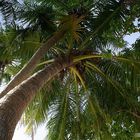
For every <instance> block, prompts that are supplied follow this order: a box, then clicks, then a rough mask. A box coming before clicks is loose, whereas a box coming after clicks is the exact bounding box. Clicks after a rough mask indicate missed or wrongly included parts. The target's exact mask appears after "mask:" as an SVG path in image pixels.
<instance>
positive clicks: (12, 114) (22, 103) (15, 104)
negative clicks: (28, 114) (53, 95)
mask: <svg viewBox="0 0 140 140" xmlns="http://www.w3.org/2000/svg"><path fill="white" fill-rule="evenodd" d="M71 63H72V62H70V61H69V60H63V61H62V60H61V62H60V61H58V62H54V63H53V64H51V65H49V66H48V67H46V68H45V69H43V70H41V71H40V72H38V73H36V74H34V75H33V76H32V77H30V78H28V79H27V80H25V81H23V82H22V83H21V84H20V85H19V86H17V87H15V88H14V89H13V90H11V91H10V92H8V93H7V94H6V95H5V96H4V97H3V98H1V99H0V140H12V137H13V133H14V130H15V127H16V124H17V123H18V121H19V119H20V118H21V115H22V113H23V111H24V110H25V108H26V107H27V105H28V104H29V103H30V102H31V101H32V99H33V98H34V97H35V95H36V94H37V91H38V90H39V89H40V88H41V87H43V85H44V84H45V83H46V82H47V81H49V80H50V79H51V78H52V77H54V76H55V75H57V74H58V73H59V72H60V71H61V70H62V69H64V68H65V67H68V66H69V65H71Z"/></svg>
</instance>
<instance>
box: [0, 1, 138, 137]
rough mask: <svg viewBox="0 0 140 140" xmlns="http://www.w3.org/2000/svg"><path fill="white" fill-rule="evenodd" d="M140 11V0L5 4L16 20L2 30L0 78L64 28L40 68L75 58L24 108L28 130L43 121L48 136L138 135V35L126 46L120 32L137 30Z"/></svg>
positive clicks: (3, 11)
mask: <svg viewBox="0 0 140 140" xmlns="http://www.w3.org/2000/svg"><path fill="white" fill-rule="evenodd" d="M11 5H12V7H11ZM139 9H140V5H139V2H137V1H135V2H134V3H133V2H132V3H131V2H129V1H128V0H120V1H117V0H100V1H96V0H85V1H84V0H24V1H23V3H18V2H17V1H9V2H7V1H2V2H0V10H1V14H3V17H5V18H4V20H5V22H7V23H8V21H9V20H10V23H11V22H12V25H10V24H7V23H6V24H5V25H3V26H2V28H3V29H1V32H0V49H1V50H0V70H1V71H2V72H1V73H0V74H1V75H0V76H1V77H3V78H5V79H6V77H7V79H10V77H11V76H13V75H15V74H16V73H17V72H18V71H19V70H20V69H21V68H22V67H23V65H24V64H26V63H27V62H28V61H29V59H30V58H31V57H32V55H34V53H35V52H36V51H37V49H38V48H39V47H40V46H41V45H42V44H43V43H44V42H45V41H46V40H47V39H48V38H49V37H50V36H53V34H55V33H56V32H57V31H61V30H62V29H66V35H65V37H64V38H63V39H62V40H61V41H60V42H59V43H58V44H56V45H55V46H53V47H52V48H51V49H50V50H49V51H48V52H46V55H45V56H44V57H43V59H42V60H41V62H40V64H39V65H38V66H37V68H36V70H35V71H39V70H40V69H42V68H44V67H46V66H48V65H49V64H50V63H53V62H54V59H58V58H60V57H62V58H65V57H64V56H69V58H70V59H73V62H74V64H73V65H71V66H70V67H69V68H65V69H64V70H62V71H61V73H60V74H58V75H57V76H55V77H53V79H52V80H51V81H49V82H48V83H46V85H45V86H44V88H43V89H41V90H40V91H39V93H38V95H37V96H36V97H35V99H34V100H33V101H32V103H31V104H30V105H29V106H28V107H27V109H26V111H25V114H24V115H23V120H24V124H25V125H26V126H27V131H28V132H29V133H30V132H31V130H32V129H36V128H37V127H38V125H39V124H41V123H46V124H47V126H46V127H47V130H48V131H49V132H48V136H47V138H46V139H49V140H56V139H58V140H63V139H66V140H67V139H70V140H93V139H95V140H102V139H107V140H110V139H111V140H113V139H116V140H125V139H127V140H129V139H133V136H134V133H135V132H137V131H139V119H140V116H139V113H140V112H139V107H140V105H139V102H138V97H139V96H140V95H139V93H140V49H139V45H140V41H139V40H137V41H136V43H135V44H133V45H132V47H131V48H127V47H126V42H125V41H124V40H123V36H124V35H126V34H131V33H133V32H136V31H138V30H139V26H136V25H134V20H136V19H137V20H138V22H139V18H140V15H139V13H138V12H137V11H138V10H139ZM11 10H12V11H11ZM33 73H34V72H33Z"/></svg>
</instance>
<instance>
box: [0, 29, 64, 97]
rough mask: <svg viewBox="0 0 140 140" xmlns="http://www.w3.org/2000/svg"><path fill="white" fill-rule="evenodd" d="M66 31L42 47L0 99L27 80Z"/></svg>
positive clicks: (1, 94) (59, 32) (0, 94)
mask: <svg viewBox="0 0 140 140" xmlns="http://www.w3.org/2000/svg"><path fill="white" fill-rule="evenodd" d="M65 33H66V30H60V31H58V32H56V33H55V35H54V36H52V37H51V38H50V39H49V40H48V41H47V42H46V43H45V44H43V45H42V47H40V48H39V49H38V50H37V51H36V53H35V54H34V55H33V56H32V58H31V59H30V60H29V62H28V63H27V64H26V65H25V66H24V67H23V68H22V69H21V70H20V71H19V72H18V73H17V74H16V76H15V77H14V78H13V79H12V80H11V81H10V82H9V84H8V85H7V86H6V87H5V89H4V90H3V91H2V92H1V93H0V98H2V97H3V96H4V95H6V94H7V93H8V92H9V91H10V90H12V89H13V88H14V87H16V86H17V85H18V84H20V83H21V82H22V81H24V80H25V79H27V78H28V77H29V76H30V74H31V72H32V71H33V70H34V69H35V67H36V65H37V64H38V62H39V61H40V59H41V58H42V57H43V56H44V55H45V54H46V52H47V51H48V50H49V49H50V48H51V47H52V46H53V45H55V44H56V43H57V42H59V41H60V39H61V38H62V37H63V36H64V34H65Z"/></svg>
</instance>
